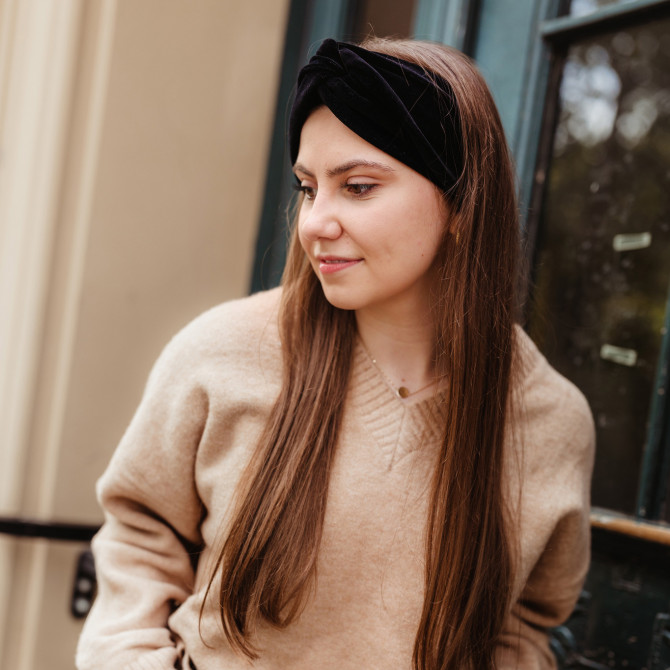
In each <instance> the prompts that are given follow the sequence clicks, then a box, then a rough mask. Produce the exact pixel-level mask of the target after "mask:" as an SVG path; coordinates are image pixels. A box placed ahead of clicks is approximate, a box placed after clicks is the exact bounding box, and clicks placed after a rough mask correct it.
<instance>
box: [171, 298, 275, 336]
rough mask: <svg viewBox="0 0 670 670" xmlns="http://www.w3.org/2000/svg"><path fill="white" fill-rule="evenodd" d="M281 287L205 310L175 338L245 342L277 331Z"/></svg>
mask: <svg viewBox="0 0 670 670" xmlns="http://www.w3.org/2000/svg"><path fill="white" fill-rule="evenodd" d="M280 299H281V288H275V289H271V290H269V291H261V292H259V293H254V294H253V295H250V296H247V297H244V298H238V299H236V300H230V301H227V302H224V303H221V304H219V305H216V306H215V307H211V308H210V309H208V310H206V311H205V312H203V313H202V314H200V315H199V316H197V317H196V318H195V319H193V320H192V321H191V322H190V323H188V324H187V325H186V326H185V327H184V328H183V329H182V330H181V331H179V333H177V335H176V336H175V338H174V339H175V340H186V341H188V342H193V343H199V344H206V343H212V342H215V343H218V344H219V345H220V344H221V340H222V338H223V339H226V340H231V341H236V340H238V339H239V340H241V341H242V342H247V341H248V340H249V338H252V339H255V338H257V337H259V336H261V335H262V334H263V333H266V332H268V331H273V330H275V331H276V328H277V316H278V313H279V301H280Z"/></svg>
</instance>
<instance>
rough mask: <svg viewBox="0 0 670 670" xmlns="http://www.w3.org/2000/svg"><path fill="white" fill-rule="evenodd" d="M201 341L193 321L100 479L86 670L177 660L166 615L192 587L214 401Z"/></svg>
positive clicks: (161, 363)
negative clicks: (200, 473) (199, 477)
mask: <svg viewBox="0 0 670 670" xmlns="http://www.w3.org/2000/svg"><path fill="white" fill-rule="evenodd" d="M197 349H198V348H197V345H194V344H193V342H192V334H191V335H189V332H188V329H187V330H186V331H182V333H180V335H178V336H177V337H176V338H175V339H174V340H173V341H172V342H171V343H170V344H169V345H168V347H166V349H165V350H164V352H163V353H162V355H161V357H160V358H159V360H158V361H157V363H156V365H155V366H154V369H153V371H152V373H151V375H150V377H149V381H148V384H147V387H146V389H145V393H144V396H143V399H142V401H141V403H140V406H139V408H138V410H137V412H136V414H135V416H134V418H133V420H132V422H131V424H130V426H129V428H128V430H127V431H126V433H125V435H124V437H123V438H122V441H121V443H120V445H119V447H118V448H117V450H116V452H115V454H114V456H113V457H112V460H111V462H110V464H109V466H108V468H107V470H106V472H105V473H104V475H103V476H102V478H101V479H100V481H99V482H98V488H97V492H98V498H99V501H100V503H101V505H102V507H103V509H104V513H105V522H104V525H103V527H102V529H101V530H100V532H99V533H98V534H97V536H96V537H95V538H94V540H93V552H94V555H95V562H96V572H97V577H98V595H97V598H96V601H95V603H94V606H93V608H92V610H91V612H90V614H89V616H88V618H87V621H86V623H85V626H84V629H83V632H82V635H81V637H80V641H79V645H78V649H77V657H76V664H77V668H79V670H89V669H90V670H93V669H95V670H106V669H108V668H109V669H110V670H111V669H112V668H114V669H115V670H118V669H119V668H124V669H127V670H166V669H168V668H173V667H174V663H175V660H176V658H177V650H176V648H175V642H174V641H173V639H172V637H171V634H170V631H169V629H168V627H167V620H168V617H169V616H170V614H171V613H172V611H174V609H175V608H176V607H178V606H179V605H180V604H181V603H182V602H183V601H184V600H185V599H186V598H187V597H188V595H189V594H190V593H191V592H192V589H193V581H194V566H195V564H196V561H197V551H198V549H199V547H200V546H201V543H202V540H201V537H200V531H199V528H200V522H201V519H202V516H203V505H202V503H201V501H200V499H199V496H198V493H197V490H196V484H195V461H196V454H197V449H198V444H199V441H200V438H201V436H202V433H203V430H204V426H205V423H206V420H207V407H208V402H207V393H206V391H205V389H204V388H203V386H202V385H201V384H199V383H198V364H199V361H198V351H197Z"/></svg>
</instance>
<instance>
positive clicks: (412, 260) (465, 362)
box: [78, 40, 593, 670]
mask: <svg viewBox="0 0 670 670" xmlns="http://www.w3.org/2000/svg"><path fill="white" fill-rule="evenodd" d="M289 144H290V151H291V159H292V161H293V166H294V172H295V175H296V185H297V188H298V190H299V191H300V194H299V198H298V204H297V220H296V226H295V230H294V232H293V238H292V241H291V247H290V252H289V258H288V262H287V267H286V270H285V274H284V278H283V282H282V288H281V289H276V290H273V291H269V292H265V293H260V294H257V295H255V296H252V297H250V298H247V299H244V300H240V301H236V302H233V303H228V304H226V305H223V306H221V307H218V308H215V309H213V310H211V311H210V312H207V313H206V314H204V315H203V316H201V317H200V318H199V319H197V320H196V321H195V322H193V323H192V324H191V325H189V326H188V327H187V328H186V329H185V330H184V331H182V332H181V333H180V334H179V335H178V336H177V337H176V338H175V339H174V340H173V341H172V342H171V343H170V345H169V346H168V347H167V348H166V350H165V351H164V352H163V354H162V356H161V358H160V359H159V361H158V363H157V364H156V366H155V368H154V370H153V372H152V375H151V377H150V379H149V382H148V385H147V389H146V391H145V395H144V398H143V400H142V403H141V405H140V408H139V409H138V412H137V414H136V416H135V417H134V419H133V421H132V423H131V425H130V427H129V429H128V431H127V433H126V435H125V436H124V438H123V440H122V443H121V445H120V446H119V449H118V450H117V452H116V453H115V455H114V458H113V459H112V462H111V464H110V466H109V468H108V470H107V472H106V473H105V475H104V476H103V478H102V479H101V481H100V483H99V495H100V499H101V502H102V504H103V506H104V508H105V511H106V522H105V525H104V527H103V529H102V530H101V532H100V534H99V535H98V536H97V538H96V539H95V541H94V550H95V556H96V563H97V568H98V573H99V595H98V599H97V602H96V603H95V606H94V608H93V610H92V612H91V614H90V616H89V618H88V621H87V622H86V626H85V629H84V632H83V634H82V639H81V642H80V647H79V651H78V666H79V667H80V668H81V669H82V670H83V669H84V668H96V670H101V669H104V668H107V667H109V668H130V669H133V670H135V669H137V670H139V669H142V670H150V669H156V670H158V669H161V670H163V669H165V668H172V667H175V668H180V667H184V668H197V669H198V670H215V669H216V670H218V669H221V670H223V669H226V670H229V669H234V668H246V667H254V668H263V669H272V670H279V669H286V668H298V669H305V670H306V669H308V668H309V669H310V670H312V669H316V668H318V669H322V668H333V669H338V670H341V669H346V668H352V669H353V668H356V669H359V668H373V669H374V668H379V669H384V670H385V669H388V668H407V669H409V668H417V669H421V670H433V669H447V668H449V669H452V670H456V669H458V670H463V669H464V668H468V669H472V670H481V669H484V668H522V669H528V670H530V669H531V668H532V669H536V668H551V667H554V662H553V660H552V656H551V653H550V651H549V647H548V641H547V634H546V629H547V627H549V626H553V625H556V624H558V623H560V622H561V621H562V620H563V619H565V617H567V615H568V614H569V613H570V611H571V609H572V606H573V605H574V602H575V600H576V598H577V595H578V593H579V590H580V587H581V584H582V581H583V579H584V575H585V572H586V569H587V565H588V554H589V551H588V537H589V528H588V504H589V502H588V500H589V479H590V472H591V466H592V458H593V426H592V422H591V417H590V413H589V410H588V408H587V406H586V403H585V401H584V399H583V397H582V396H581V395H580V394H579V392H578V391H577V390H576V389H575V388H574V387H573V386H572V385H571V384H570V383H569V382H567V381H566V380H565V379H563V378H562V377H560V375H558V373H556V372H555V371H554V370H553V369H552V368H551V367H550V366H549V365H548V364H547V362H546V361H545V360H544V358H543V357H542V356H541V355H540V354H539V352H538V351H537V349H536V348H535V347H534V345H533V344H532V343H531V342H530V341H529V340H528V338H527V336H526V335H525V334H524V333H523V331H522V330H521V329H519V328H518V327H517V326H515V325H514V311H515V309H514V307H515V286H516V276H517V259H518V249H519V239H518V220H517V210H516V203H515V198H514V179H513V173H512V168H511V164H510V159H509V156H508V150H507V147H506V144H505V139H504V133H503V130H502V127H501V124H500V120H499V117H498V114H497V112H496V110H495V106H494V103H493V101H492V99H491V96H490V94H489V92H488V90H487V88H486V85H485V84H484V82H483V80H482V78H481V76H480V75H479V74H478V73H477V71H476V70H475V68H474V67H473V66H472V65H471V63H470V62H469V61H468V59H466V58H465V57H464V56H462V55H461V54H459V53H458V52H456V51H453V50H451V49H448V48H446V47H442V46H439V45H435V44H430V43H421V42H411V41H384V40H372V41H368V42H367V43H365V44H364V45H363V46H362V47H358V46H353V45H348V44H343V43H337V42H334V41H333V40H326V41H325V42H324V43H323V44H322V46H321V47H320V49H319V51H318V52H317V54H316V56H315V57H314V58H313V59H312V60H311V61H310V63H309V64H308V65H307V66H306V67H305V68H304V69H303V71H302V72H301V75H300V78H299V81H298V88H297V94H296V99H295V102H294V106H293V110H292V113H291V120H290V130H289Z"/></svg>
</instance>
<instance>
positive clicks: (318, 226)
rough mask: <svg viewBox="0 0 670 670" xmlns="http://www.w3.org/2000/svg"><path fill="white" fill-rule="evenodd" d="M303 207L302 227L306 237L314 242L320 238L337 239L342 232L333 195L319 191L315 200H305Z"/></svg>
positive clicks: (303, 234)
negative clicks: (322, 193)
mask: <svg viewBox="0 0 670 670" xmlns="http://www.w3.org/2000/svg"><path fill="white" fill-rule="evenodd" d="M301 209H302V211H301V215H300V228H301V233H302V236H303V237H304V238H305V239H308V240H310V241H312V242H313V241H316V240H318V239H331V240H335V239H337V238H338V237H339V236H340V235H341V234H342V226H341V225H340V220H339V216H338V213H337V209H336V207H335V203H334V202H333V198H332V197H328V196H326V195H325V194H324V195H321V194H320V193H317V194H316V195H315V196H314V199H313V200H310V201H304V202H303V204H302V207H301Z"/></svg>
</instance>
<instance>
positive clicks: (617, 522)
mask: <svg viewBox="0 0 670 670" xmlns="http://www.w3.org/2000/svg"><path fill="white" fill-rule="evenodd" d="M590 518H591V527H592V528H602V529H603V530H608V531H612V532H614V533H619V534H621V535H628V536H629V537H636V538H638V539H640V540H647V541H648V542H655V543H656V544H664V545H667V546H670V524H666V523H663V522H660V521H643V520H640V519H635V518H633V517H630V516H627V515H625V514H620V513H619V512H613V511H611V510H606V509H602V508H601V507H592V508H591V517H590Z"/></svg>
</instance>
